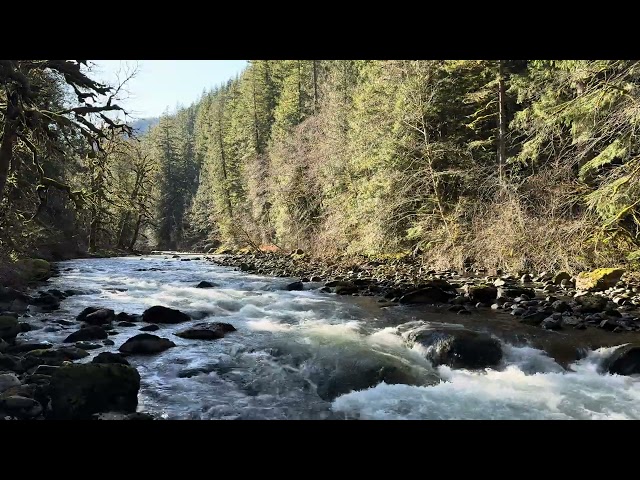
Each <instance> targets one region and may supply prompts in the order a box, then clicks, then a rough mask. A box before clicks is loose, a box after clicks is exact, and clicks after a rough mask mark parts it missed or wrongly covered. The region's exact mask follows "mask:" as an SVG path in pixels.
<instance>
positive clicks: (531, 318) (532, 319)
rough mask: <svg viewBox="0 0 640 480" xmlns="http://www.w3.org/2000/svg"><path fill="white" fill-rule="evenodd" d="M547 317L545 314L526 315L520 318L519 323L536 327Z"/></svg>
mask: <svg viewBox="0 0 640 480" xmlns="http://www.w3.org/2000/svg"><path fill="white" fill-rule="evenodd" d="M548 316H549V314H548V313H546V312H534V313H527V314H525V315H523V316H522V317H521V318H520V323H524V324H525V325H533V326H538V325H540V323H542V321H543V320H544V319H545V318H547V317H548Z"/></svg>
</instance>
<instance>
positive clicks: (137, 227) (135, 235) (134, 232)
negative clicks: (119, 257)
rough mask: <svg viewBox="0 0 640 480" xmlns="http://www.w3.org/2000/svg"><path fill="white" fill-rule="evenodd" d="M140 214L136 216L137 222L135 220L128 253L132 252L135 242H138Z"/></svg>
mask: <svg viewBox="0 0 640 480" xmlns="http://www.w3.org/2000/svg"><path fill="white" fill-rule="evenodd" d="M142 217H143V216H142V214H139V215H138V220H136V228H135V229H134V230H133V238H132V239H131V243H130V244H129V251H130V252H133V247H135V245H136V242H137V241H138V233H139V232H140V224H141V223H142Z"/></svg>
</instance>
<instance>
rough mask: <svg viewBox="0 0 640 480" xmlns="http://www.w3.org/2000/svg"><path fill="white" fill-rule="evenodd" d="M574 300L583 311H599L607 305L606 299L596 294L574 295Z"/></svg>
mask: <svg viewBox="0 0 640 480" xmlns="http://www.w3.org/2000/svg"><path fill="white" fill-rule="evenodd" d="M575 301H576V303H577V304H578V305H580V310H581V311H582V312H584V313H596V312H601V311H602V310H604V309H605V308H606V306H607V299H606V298H604V297H600V296H597V295H580V296H578V297H575Z"/></svg>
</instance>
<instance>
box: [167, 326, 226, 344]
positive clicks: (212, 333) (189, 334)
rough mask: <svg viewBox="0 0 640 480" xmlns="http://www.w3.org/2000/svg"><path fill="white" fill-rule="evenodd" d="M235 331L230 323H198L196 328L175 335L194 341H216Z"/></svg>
mask: <svg viewBox="0 0 640 480" xmlns="http://www.w3.org/2000/svg"><path fill="white" fill-rule="evenodd" d="M235 331H236V329H235V327H234V326H233V325H230V324H228V323H222V322H212V323H196V324H195V325H194V326H192V327H190V328H187V329H186V330H183V331H181V332H177V333H175V334H174V335H176V336H178V337H180V338H187V339H194V340H215V339H218V338H222V337H224V334H225V333H226V332H235Z"/></svg>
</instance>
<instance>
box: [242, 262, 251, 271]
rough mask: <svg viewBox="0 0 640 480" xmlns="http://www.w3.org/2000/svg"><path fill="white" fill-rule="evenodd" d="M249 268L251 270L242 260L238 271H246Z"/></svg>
mask: <svg viewBox="0 0 640 480" xmlns="http://www.w3.org/2000/svg"><path fill="white" fill-rule="evenodd" d="M249 270H251V268H250V267H249V265H247V264H246V263H244V262H243V263H241V264H240V271H241V272H247V271H249Z"/></svg>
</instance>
